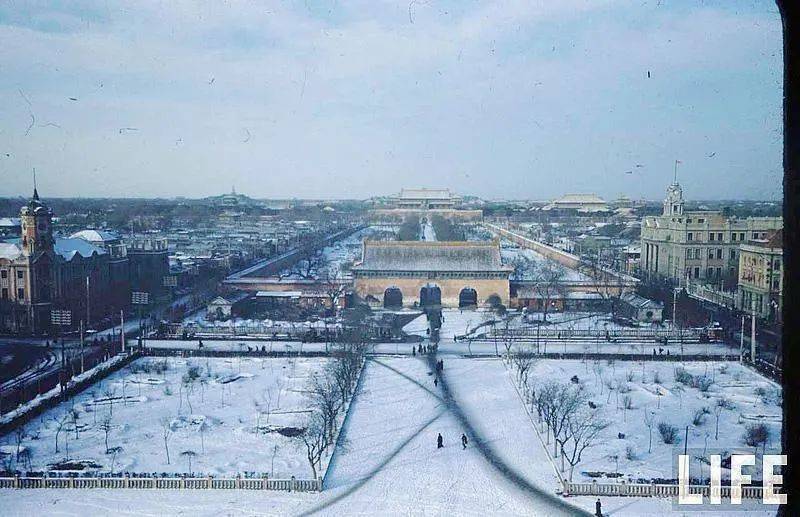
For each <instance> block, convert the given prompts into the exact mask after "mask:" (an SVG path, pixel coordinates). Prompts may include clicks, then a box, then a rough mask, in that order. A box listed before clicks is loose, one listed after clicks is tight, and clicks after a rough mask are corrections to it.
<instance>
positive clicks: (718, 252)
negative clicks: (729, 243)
mask: <svg viewBox="0 0 800 517" xmlns="http://www.w3.org/2000/svg"><path fill="white" fill-rule="evenodd" d="M717 258H718V259H721V258H722V248H717Z"/></svg>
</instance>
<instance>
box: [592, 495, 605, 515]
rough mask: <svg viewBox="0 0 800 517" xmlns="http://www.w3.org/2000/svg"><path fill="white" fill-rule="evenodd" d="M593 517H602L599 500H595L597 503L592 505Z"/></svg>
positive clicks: (601, 507)
mask: <svg viewBox="0 0 800 517" xmlns="http://www.w3.org/2000/svg"><path fill="white" fill-rule="evenodd" d="M594 515H595V517H603V505H602V504H600V499H599V498H598V499H597V502H596V503H594Z"/></svg>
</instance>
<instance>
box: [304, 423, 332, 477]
mask: <svg viewBox="0 0 800 517" xmlns="http://www.w3.org/2000/svg"><path fill="white" fill-rule="evenodd" d="M300 440H302V442H303V444H304V445H305V447H306V458H307V459H308V465H309V466H310V467H311V472H312V473H313V475H314V478H315V479H316V478H317V468H318V467H319V465H320V463H321V461H322V454H323V453H324V451H325V449H326V448H327V447H328V444H329V442H328V432H327V429H326V423H325V421H324V420H323V419H322V416H321V414H320V413H319V412H317V411H313V412H312V413H311V416H310V417H309V420H308V422H307V423H306V429H305V431H304V432H303V434H301V435H300Z"/></svg>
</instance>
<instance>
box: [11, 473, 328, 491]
mask: <svg viewBox="0 0 800 517" xmlns="http://www.w3.org/2000/svg"><path fill="white" fill-rule="evenodd" d="M3 488H15V489H32V488H78V489H86V488H105V489H125V488H129V489H146V490H147V489H150V490H279V491H285V492H320V491H321V490H322V479H321V478H319V479H294V478H291V479H270V478H268V477H260V478H241V477H237V478H212V477H201V478H196V477H137V476H125V477H0V489H3Z"/></svg>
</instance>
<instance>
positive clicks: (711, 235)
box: [708, 233, 714, 241]
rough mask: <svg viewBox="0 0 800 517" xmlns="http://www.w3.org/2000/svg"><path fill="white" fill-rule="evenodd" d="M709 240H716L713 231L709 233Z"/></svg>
mask: <svg viewBox="0 0 800 517" xmlns="http://www.w3.org/2000/svg"><path fill="white" fill-rule="evenodd" d="M708 240H709V241H713V240H714V234H713V233H709V234H708Z"/></svg>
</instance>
